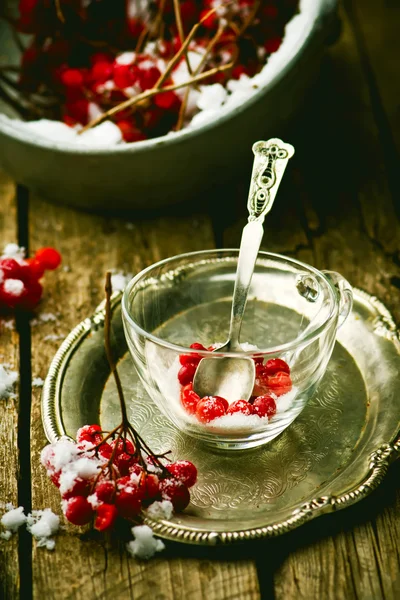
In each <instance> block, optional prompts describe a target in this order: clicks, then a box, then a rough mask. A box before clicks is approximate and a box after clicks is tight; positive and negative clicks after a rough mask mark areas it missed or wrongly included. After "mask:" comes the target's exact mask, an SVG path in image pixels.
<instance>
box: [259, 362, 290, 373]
mask: <svg viewBox="0 0 400 600" xmlns="http://www.w3.org/2000/svg"><path fill="white" fill-rule="evenodd" d="M279 372H281V373H288V374H289V373H290V367H289V365H288V364H287V363H286V362H285V361H284V360H282V359H281V358H271V359H270V360H268V361H267V362H266V363H265V365H264V373H265V374H266V375H268V376H269V375H275V373H279Z"/></svg>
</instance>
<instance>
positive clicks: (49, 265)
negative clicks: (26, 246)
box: [35, 248, 61, 271]
mask: <svg viewBox="0 0 400 600" xmlns="http://www.w3.org/2000/svg"><path fill="white" fill-rule="evenodd" d="M35 259H36V260H37V261H39V262H40V263H41V264H42V265H43V266H44V268H45V269H46V270H47V269H48V270H50V271H53V270H54V269H57V267H58V266H60V264H61V254H60V253H59V252H58V251H57V250H56V249H55V248H40V249H39V250H37V251H36V253H35Z"/></svg>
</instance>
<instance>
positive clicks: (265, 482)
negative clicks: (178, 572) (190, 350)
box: [42, 290, 400, 544]
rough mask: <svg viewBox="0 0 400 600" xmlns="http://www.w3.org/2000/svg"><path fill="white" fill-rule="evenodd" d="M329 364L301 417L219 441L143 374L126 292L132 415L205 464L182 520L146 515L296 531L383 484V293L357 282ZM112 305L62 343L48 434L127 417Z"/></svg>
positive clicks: (386, 399)
mask: <svg viewBox="0 0 400 600" xmlns="http://www.w3.org/2000/svg"><path fill="white" fill-rule="evenodd" d="M354 294H355V301H354V309H353V312H352V314H351V316H350V317H349V319H348V321H347V322H346V325H345V326H344V327H343V328H342V329H341V330H340V331H339V336H338V341H337V343H336V346H335V349H334V352H333V355H332V358H331V361H330V363H329V367H328V370H327V372H326V375H325V377H324V379H323V381H322V383H321V385H320V387H319V389H318V391H317V393H316V394H315V396H314V397H313V398H312V399H311V400H310V402H309V404H308V405H307V406H306V408H305V409H304V411H303V412H302V413H301V415H300V416H299V417H298V418H297V420H296V421H295V422H294V423H293V424H292V425H291V426H290V427H289V428H288V429H287V430H286V431H285V432H284V433H283V434H282V435H280V436H279V437H278V438H276V439H275V440H274V441H273V442H271V443H270V444H268V445H266V446H263V447H261V448H257V449H254V450H246V451H242V452H239V453H238V452H235V453H230V454H227V453H218V452H212V451H210V450H209V449H208V448H205V447H204V446H202V444H201V443H199V442H197V441H196V440H194V439H193V438H191V437H188V436H186V435H184V434H183V433H182V432H180V431H178V430H177V429H176V428H175V427H174V426H173V425H172V424H171V423H170V422H168V421H167V420H166V419H165V417H164V416H163V415H162V414H161V413H160V411H159V410H158V409H157V407H156V406H155V405H154V403H153V401H152V400H151V399H150V397H149V396H148V395H147V393H146V392H145V391H144V389H143V387H142V385H141V384H140V382H139V380H138V377H137V374H136V371H135V368H134V366H133V363H132V361H131V358H130V356H129V354H128V352H127V347H126V343H125V339H124V335H123V329H122V321H121V312H120V299H121V296H120V294H116V295H114V296H113V320H112V336H113V346H114V353H115V356H117V357H118V367H119V372H120V375H121V379H122V383H123V388H124V392H125V395H126V399H127V401H128V403H129V406H128V410H129V413H130V418H131V420H132V422H133V423H134V424H135V426H136V427H137V428H138V429H139V431H140V433H141V434H142V435H143V436H144V438H145V439H146V441H147V442H148V443H149V445H150V447H151V448H152V449H153V450H154V451H156V452H164V451H166V450H171V451H172V456H173V457H174V458H180V459H188V460H192V461H193V462H194V463H195V464H196V465H197V467H198V469H199V479H198V483H197V484H196V486H195V487H194V488H192V496H191V497H192V500H191V504H190V505H189V507H188V508H187V509H186V511H185V512H184V513H183V514H179V515H176V516H174V517H173V518H171V520H159V521H154V520H151V519H146V522H147V523H148V524H149V525H150V526H151V527H152V528H153V529H154V530H155V532H156V533H157V534H158V535H159V536H161V537H163V538H166V539H172V540H179V541H182V542H187V543H192V544H216V543H230V542H235V541H242V540H250V539H257V538H263V537H271V536H275V535H279V534H282V533H285V532H287V531H289V530H291V529H294V528H295V527H298V526H299V525H301V524H302V523H305V522H306V521H309V520H311V519H313V518H314V517H317V516H319V515H321V514H323V513H327V512H331V511H334V510H338V509H341V508H345V507H346V506H349V505H350V504H353V503H354V502H357V501H358V500H361V499H362V498H363V497H364V496H366V495H367V494H369V493H370V492H371V491H372V490H373V489H374V488H375V487H377V486H378V485H379V483H380V482H381V481H382V478H383V477H384V475H385V474H386V471H387V469H388V466H389V463H390V462H391V461H392V460H394V459H395V458H396V457H398V456H399V453H400V402H399V391H400V378H399V373H400V341H399V333H398V331H397V329H396V326H395V323H394V321H393V318H392V316H391V315H390V313H389V312H388V310H387V309H386V308H385V306H384V305H383V304H382V303H381V302H380V301H379V300H377V299H376V298H374V297H372V296H370V295H368V294H366V293H365V292H363V291H361V290H354ZM103 323H104V306H103V305H100V307H99V308H98V309H97V310H96V311H95V313H94V315H93V316H92V317H91V318H88V319H85V320H84V321H82V323H80V324H79V325H78V326H77V327H76V328H75V329H74V330H73V331H72V332H71V333H70V335H69V336H68V337H67V338H66V340H65V341H64V342H63V344H62V345H61V347H60V349H59V350H58V352H57V354H56V356H55V358H54V360H53V362H52V364H51V366H50V370H49V373H48V376H47V378H46V381H45V384H44V387H43V396H42V417H43V425H44V429H45V432H46V436H47V438H48V439H49V441H54V440H56V439H57V438H58V437H59V436H61V435H69V436H71V437H73V436H74V435H75V433H76V431H77V429H78V428H79V427H81V426H82V425H84V424H87V423H95V422H99V423H100V424H101V425H102V427H103V429H105V430H108V429H111V428H112V427H113V426H114V425H116V424H117V423H118V422H119V408H118V399H117V394H116V390H115V386H114V381H113V379H112V377H111V376H110V371H109V368H108V364H107V360H106V357H105V352H104V347H103Z"/></svg>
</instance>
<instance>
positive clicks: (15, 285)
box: [3, 279, 25, 297]
mask: <svg viewBox="0 0 400 600" xmlns="http://www.w3.org/2000/svg"><path fill="white" fill-rule="evenodd" d="M3 287H4V291H5V292H7V294H10V295H11V296H16V297H18V296H21V294H22V292H23V291H24V289H25V286H24V284H23V283H22V281H20V280H19V279H6V280H5V282H4V286H3Z"/></svg>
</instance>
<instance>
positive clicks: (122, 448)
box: [110, 439, 135, 456]
mask: <svg viewBox="0 0 400 600" xmlns="http://www.w3.org/2000/svg"><path fill="white" fill-rule="evenodd" d="M116 445H117V450H116V456H118V455H119V454H122V453H123V452H125V453H127V454H134V453H135V446H134V445H133V444H132V442H131V441H130V440H126V439H125V440H121V439H119V440H118V442H117V440H113V441H112V442H111V444H110V446H111V447H112V448H114V447H115V446H116Z"/></svg>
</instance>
